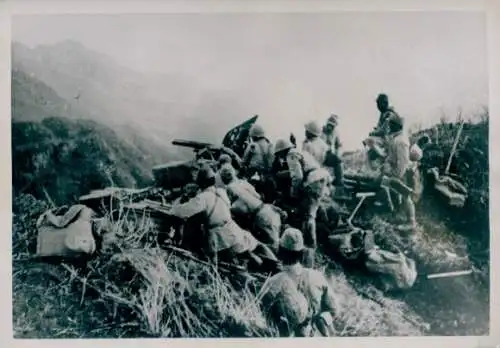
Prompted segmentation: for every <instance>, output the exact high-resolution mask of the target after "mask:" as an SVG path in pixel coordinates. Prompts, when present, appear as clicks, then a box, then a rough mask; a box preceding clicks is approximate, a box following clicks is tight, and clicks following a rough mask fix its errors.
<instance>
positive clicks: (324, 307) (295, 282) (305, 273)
mask: <svg viewBox="0 0 500 348" xmlns="http://www.w3.org/2000/svg"><path fill="white" fill-rule="evenodd" d="M280 248H283V249H287V250H290V251H294V252H301V251H303V250H304V249H305V247H304V242H303V239H302V234H301V232H300V231H299V230H296V229H293V228H289V229H287V230H286V231H285V232H284V233H283V236H282V237H281V240H280ZM262 293H263V298H262V300H263V304H264V305H265V308H266V309H268V310H269V314H270V317H271V318H274V320H276V321H278V322H279V321H280V320H282V319H281V318H285V319H286V321H287V323H288V329H289V330H288V331H289V332H292V333H293V334H294V335H296V336H311V335H312V333H313V332H312V325H313V324H315V322H316V321H317V319H318V318H320V316H321V315H322V314H324V313H325V312H326V313H329V314H330V315H331V314H332V313H333V312H334V310H335V307H336V301H335V297H334V293H333V291H332V289H331V287H330V285H329V284H328V282H327V280H326V278H325V276H324V275H323V274H322V273H321V272H319V271H317V270H314V269H311V268H306V267H303V266H302V265H301V264H300V263H295V264H292V265H285V266H283V271H282V272H279V273H277V274H275V275H274V276H273V277H271V278H270V279H269V281H268V282H267V283H266V284H265V285H264V287H263V289H262Z"/></svg>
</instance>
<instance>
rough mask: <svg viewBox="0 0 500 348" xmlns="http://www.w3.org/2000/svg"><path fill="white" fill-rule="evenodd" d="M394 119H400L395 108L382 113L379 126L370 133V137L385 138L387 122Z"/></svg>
mask: <svg viewBox="0 0 500 348" xmlns="http://www.w3.org/2000/svg"><path fill="white" fill-rule="evenodd" d="M393 117H400V116H399V115H398V114H397V113H396V111H395V110H394V108H393V107H389V108H387V110H385V111H382V112H380V116H379V118H378V122H377V126H376V127H375V128H374V129H373V131H372V132H371V133H370V136H375V137H377V136H383V135H384V133H385V127H386V125H387V120H389V119H390V118H393Z"/></svg>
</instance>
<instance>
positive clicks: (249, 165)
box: [242, 124, 273, 178]
mask: <svg viewBox="0 0 500 348" xmlns="http://www.w3.org/2000/svg"><path fill="white" fill-rule="evenodd" d="M249 135H250V139H251V142H250V144H249V145H248V146H247V148H246V149H245V153H244V154H243V158H242V166H243V167H244V168H245V176H246V177H248V178H250V177H252V176H253V175H254V174H259V175H266V174H268V173H269V172H270V170H271V166H272V164H273V144H271V142H270V141H269V139H267V137H266V133H265V132H264V128H262V126H260V125H258V124H256V125H254V126H253V127H252V128H251V129H250V134H249Z"/></svg>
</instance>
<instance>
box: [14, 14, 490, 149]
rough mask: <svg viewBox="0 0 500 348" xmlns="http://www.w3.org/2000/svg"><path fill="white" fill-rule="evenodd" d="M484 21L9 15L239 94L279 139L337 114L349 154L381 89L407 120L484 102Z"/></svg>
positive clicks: (43, 32) (48, 36) (49, 36)
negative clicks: (304, 125) (310, 123)
mask: <svg viewBox="0 0 500 348" xmlns="http://www.w3.org/2000/svg"><path fill="white" fill-rule="evenodd" d="M485 22H486V18H485V16H484V15H483V14H481V13H473V12H470V13H466V12H434V13H431V12H406V13H404V12H385V13H383V12H380V13H376V12H374V13H359V12H357V13H356V12H351V13H347V12H337V13H331V14H183V15H180V14H161V15H160V14H158V15H115V16H111V15H87V16H84V15H58V16H23V17H13V19H12V23H13V24H12V35H13V39H14V40H17V41H20V42H23V43H25V44H28V45H30V46H32V45H36V44H40V43H54V42H57V41H60V40H64V39H74V40H77V41H80V42H81V43H83V44H84V45H85V46H87V47H89V48H91V49H94V50H97V51H100V52H103V53H106V54H108V55H110V56H112V57H114V58H115V59H116V60H117V61H118V62H119V63H121V64H123V65H126V66H129V67H131V68H133V69H136V70H143V71H152V72H166V73H171V72H175V73H180V74H185V75H187V76H189V77H190V78H192V79H194V81H196V84H197V87H198V88H201V89H203V90H205V91H207V93H208V92H210V93H212V94H213V95H217V92H218V91H223V92H226V91H232V92H233V93H234V96H235V97H234V98H235V100H234V103H231V104H234V105H239V107H238V109H234V112H237V113H238V114H235V117H238V118H239V119H244V118H245V117H247V116H248V117H249V116H251V115H253V114H259V115H260V117H261V122H262V124H263V125H265V126H267V127H268V128H269V131H270V133H271V135H272V136H273V137H277V136H283V135H286V134H288V133H289V132H290V131H295V132H297V133H298V134H300V135H301V136H302V133H303V130H302V125H303V124H304V123H305V122H306V121H308V120H309V119H316V120H318V121H321V122H323V121H324V120H325V119H326V117H327V116H328V115H329V113H330V112H335V113H337V114H338V115H339V116H340V126H339V130H340V131H341V136H342V138H343V142H344V145H345V146H346V148H347V149H353V148H357V147H359V144H360V141H361V140H362V138H363V136H364V135H365V134H366V133H367V132H368V131H369V130H370V128H371V127H373V125H374V123H375V122H376V120H377V117H378V112H377V110H376V108H375V102H374V100H375V97H376V95H377V94H378V93H379V92H381V91H383V92H386V93H388V94H389V96H390V98H391V100H392V102H393V104H394V106H395V107H396V109H397V110H398V111H399V112H400V113H401V114H402V115H403V116H405V117H406V119H407V120H408V121H409V122H410V123H414V122H423V123H424V124H426V123H428V122H430V121H432V120H436V119H438V118H439V117H440V115H441V110H444V111H445V112H446V113H447V114H449V115H451V116H453V115H455V114H456V112H457V110H458V108H459V107H462V109H463V110H464V111H465V112H472V111H475V110H478V108H480V107H481V106H482V105H487V103H488V70H487V54H486V35H485V33H486V23H485ZM166 98H168V96H166ZM228 107H229V108H231V107H234V106H232V105H229V106H228ZM229 111H231V110H229ZM243 112H244V113H245V114H240V113H243Z"/></svg>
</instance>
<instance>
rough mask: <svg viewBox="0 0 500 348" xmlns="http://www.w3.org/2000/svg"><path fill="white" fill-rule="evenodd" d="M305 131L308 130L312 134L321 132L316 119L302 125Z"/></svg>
mask: <svg viewBox="0 0 500 348" xmlns="http://www.w3.org/2000/svg"><path fill="white" fill-rule="evenodd" d="M304 127H305V129H306V131H308V132H309V133H311V134H313V135H316V136H318V135H320V134H321V127H320V125H319V123H318V122H316V121H310V122H307V123H306V124H305V125H304Z"/></svg>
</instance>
